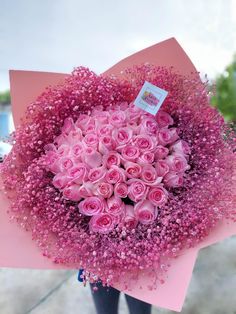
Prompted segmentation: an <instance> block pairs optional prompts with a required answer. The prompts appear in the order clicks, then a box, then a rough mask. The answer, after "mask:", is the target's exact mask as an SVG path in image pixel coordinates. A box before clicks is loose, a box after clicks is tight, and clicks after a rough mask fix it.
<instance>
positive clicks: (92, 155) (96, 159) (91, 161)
mask: <svg viewBox="0 0 236 314" xmlns="http://www.w3.org/2000/svg"><path fill="white" fill-rule="evenodd" d="M81 158H82V160H83V162H85V163H86V164H87V165H88V166H89V167H91V168H94V167H99V166H100V165H101V164H102V156H101V154H100V153H99V152H97V151H96V150H95V149H93V148H92V147H88V148H86V149H85V150H84V151H83V153H82V156H81Z"/></svg>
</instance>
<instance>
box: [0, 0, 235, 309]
mask: <svg viewBox="0 0 236 314" xmlns="http://www.w3.org/2000/svg"><path fill="white" fill-rule="evenodd" d="M169 37H175V38H176V39H177V40H178V41H179V43H180V44H181V46H182V47H183V49H184V50H185V51H186V53H187V54H188V55H189V57H190V58H191V60H192V61H193V63H194V64H195V66H196V68H197V69H198V70H199V71H200V72H201V75H202V76H204V75H205V74H207V76H208V78H209V80H210V83H211V85H212V90H214V91H215V95H214V96H212V99H211V102H212V105H213V106H216V107H218V109H219V110H220V111H221V112H222V114H223V115H224V116H225V119H226V120H229V121H234V122H236V0H208V1H205V0H198V1H194V0H165V1H161V0H148V1H141V0H136V1H134V0H126V1H125V0H121V1H116V2H115V1H108V0H100V1H96V0H87V1H80V0H57V1H56V0H51V1H48V0H41V1H37V0H34V1H33V0H31V1H30V0H21V1H17V0H0V156H1V155H4V154H6V153H7V152H8V151H9V149H10V146H9V145H7V144H6V143H4V142H3V141H2V140H3V138H5V137H7V136H8V135H9V133H11V132H12V131H13V130H14V125H13V121H12V115H11V105H10V103H11V99H10V94H9V77H8V71H9V70H10V69H15V70H39V71H51V72H65V73H69V72H71V71H72V70H73V68H74V67H76V66H79V65H84V66H88V67H89V68H90V69H92V70H94V71H95V72H96V73H101V72H103V71H105V70H106V69H107V68H109V67H110V66H112V65H113V64H114V63H116V62H118V61H119V60H121V59H122V58H124V57H126V56H127V55H130V54H132V53H135V52H137V51H138V50H140V49H143V48H146V47H148V46H150V45H153V44H155V43H157V42H159V41H162V40H165V39H167V38H169ZM235 252H236V239H235V237H232V238H230V239H227V240H225V241H222V242H221V243H218V244H215V245H213V246H211V247H209V248H205V249H203V250H201V252H200V254H199V257H198V260H197V262H196V265H195V268H194V273H193V277H192V280H191V283H190V287H189V289H188V293H187V298H186V301H185V304H184V308H183V311H182V313H188V314H195V313H196V314H198V313H199V314H235V313H236V297H235V289H236V253H235ZM76 275H77V274H76V272H75V271H40V270H22V269H7V268H5V269H4V268H1V269H0V279H1V282H2V285H1V286H0V313H3V314H21V313H32V314H36V313H37V314H38V313H52V314H54V313H57V314H60V313H63V314H64V313H68V314H70V313H71V314H74V313H83V314H88V313H95V310H94V307H93V304H92V302H91V295H90V291H89V289H88V287H85V288H84V287H83V285H82V284H80V283H78V282H77V280H76ZM170 297H171V296H170ZM120 310H121V311H120V313H128V312H127V308H126V304H125V301H124V297H123V296H122V297H121V303H120ZM153 313H173V312H171V311H167V310H163V309H157V308H153Z"/></svg>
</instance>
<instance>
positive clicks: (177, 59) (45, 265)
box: [0, 38, 236, 312]
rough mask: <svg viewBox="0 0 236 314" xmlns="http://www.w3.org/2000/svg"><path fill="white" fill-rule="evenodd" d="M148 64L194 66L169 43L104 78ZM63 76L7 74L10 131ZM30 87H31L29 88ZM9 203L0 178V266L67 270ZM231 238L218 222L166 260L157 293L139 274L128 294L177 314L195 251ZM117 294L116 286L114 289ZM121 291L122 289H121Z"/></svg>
mask: <svg viewBox="0 0 236 314" xmlns="http://www.w3.org/2000/svg"><path fill="white" fill-rule="evenodd" d="M144 62H149V63H152V64H155V65H162V66H173V67H174V68H175V70H177V71H179V73H181V74H191V72H193V71H195V67H194V65H193V64H192V62H191V61H190V59H189V58H188V56H187V55H186V54H185V52H184V51H183V49H182V48H181V47H180V45H179V44H178V42H177V41H176V40H175V39H174V38H171V39H168V40H165V41H163V42H161V43H159V44H156V45H154V46H151V47H149V48H146V49H144V50H142V51H140V52H138V53H135V54H133V55H131V56H129V57H127V58H125V59H123V60H122V61H120V62H119V63H117V64H115V65H114V66H113V67H111V68H110V69H108V70H107V71H106V72H104V73H103V75H107V74H115V75H117V76H122V73H121V71H122V70H123V69H124V68H125V67H128V66H132V65H134V64H140V63H144ZM65 76H66V74H61V73H47V72H35V71H10V84H11V100H12V108H13V117H14V123H15V126H17V125H18V124H19V123H20V117H21V116H23V115H24V111H25V108H26V107H27V105H28V104H29V103H30V102H31V101H34V100H35V99H36V97H37V96H38V95H39V94H40V93H42V92H43V91H44V89H45V88H46V87H47V86H48V85H55V84H57V83H59V82H62V81H63V79H64V78H65ZM29 87H30V88H29ZM9 207H10V204H9V201H8V200H7V198H6V197H5V195H4V194H3V192H2V191H1V178H0V266H1V267H13V268H33V269H67V268H68V267H66V266H63V265H58V264H54V263H53V262H52V261H51V260H49V259H47V258H45V257H43V256H42V255H41V252H40V250H39V248H37V246H36V243H35V242H34V241H32V240H31V234H30V233H29V232H26V231H24V230H22V229H21V228H20V226H18V225H17V224H15V223H13V222H11V221H10V214H9V213H7V210H8V209H9ZM235 233H236V224H234V223H232V222H230V223H227V222H226V221H224V222H222V224H221V225H219V226H218V227H217V228H216V229H215V231H214V232H212V233H211V234H210V235H209V236H208V238H207V239H205V241H203V242H202V243H201V244H199V246H198V247H195V248H194V249H191V250H188V251H186V252H184V253H183V254H182V255H181V256H179V257H178V258H177V259H174V260H172V261H171V268H170V269H169V271H168V274H167V275H168V277H167V280H166V282H165V284H163V285H159V286H158V288H157V290H153V291H149V290H146V291H145V290H144V289H139V284H140V285H141V284H143V286H145V285H146V283H147V282H148V277H147V276H146V275H145V273H143V276H142V278H141V279H140V281H139V283H138V284H137V285H136V286H134V287H133V290H132V292H131V291H126V290H123V291H124V292H126V293H127V294H129V295H131V296H133V297H136V298H138V299H141V300H143V301H146V302H148V303H151V304H153V305H156V306H160V307H163V308H168V309H171V310H175V311H179V312H180V311H181V309H182V306H183V303H184V298H185V295H186V292H187V288H188V285H189V282H190V279H191V275H192V271H193V267H194V263H195V261H196V258H197V255H198V251H199V249H201V248H203V247H206V246H208V245H211V244H213V243H216V242H218V241H221V240H223V239H225V238H227V237H229V236H231V235H233V234H235ZM114 287H115V288H117V289H119V285H118V284H117V285H114ZM120 289H121V288H120Z"/></svg>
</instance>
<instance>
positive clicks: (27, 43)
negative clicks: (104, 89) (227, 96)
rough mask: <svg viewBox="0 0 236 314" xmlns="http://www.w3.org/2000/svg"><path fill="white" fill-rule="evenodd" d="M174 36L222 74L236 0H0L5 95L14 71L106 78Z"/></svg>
mask: <svg viewBox="0 0 236 314" xmlns="http://www.w3.org/2000/svg"><path fill="white" fill-rule="evenodd" d="M169 37H175V38H176V39H177V40H178V41H179V43H180V44H181V45H182V47H183V48H184V50H185V51H186V52H187V54H188V55H189V57H190V58H191V59H192V61H193V63H194V64H195V66H196V67H197V69H198V70H199V71H201V72H203V73H207V74H208V76H209V77H211V78H213V77H215V75H217V74H218V73H220V72H222V71H223V70H224V68H225V66H226V65H227V64H228V63H229V62H230V61H231V60H232V56H233V53H235V52H236V0H163V1H161V0H145V1H144V0H119V1H116V0H97V1H96V0H83V1H81V0H0V90H4V89H7V88H8V87H9V81H8V70H9V69H19V70H42V71H52V72H66V73H67V72H71V71H72V70H73V68H74V67H76V66H79V65H85V66H88V67H90V68H91V69H92V70H94V71H95V72H97V73H100V72H103V71H104V70H106V69H107V68H108V67H110V66H111V65H113V64H114V63H116V62H118V61H119V60H120V59H122V58H124V57H126V56H127V55H129V54H132V53H134V52H137V51H138V50H140V49H142V48H146V47H148V46H150V45H153V44H155V43H157V42H159V41H162V40H164V39H167V38H169Z"/></svg>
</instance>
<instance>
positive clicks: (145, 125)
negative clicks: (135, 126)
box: [141, 117, 158, 135]
mask: <svg viewBox="0 0 236 314" xmlns="http://www.w3.org/2000/svg"><path fill="white" fill-rule="evenodd" d="M157 130H158V125H157V122H156V121H155V119H154V118H152V117H145V118H143V119H142V122H141V131H142V133H143V132H144V133H147V134H149V135H155V134H156V133H157Z"/></svg>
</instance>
